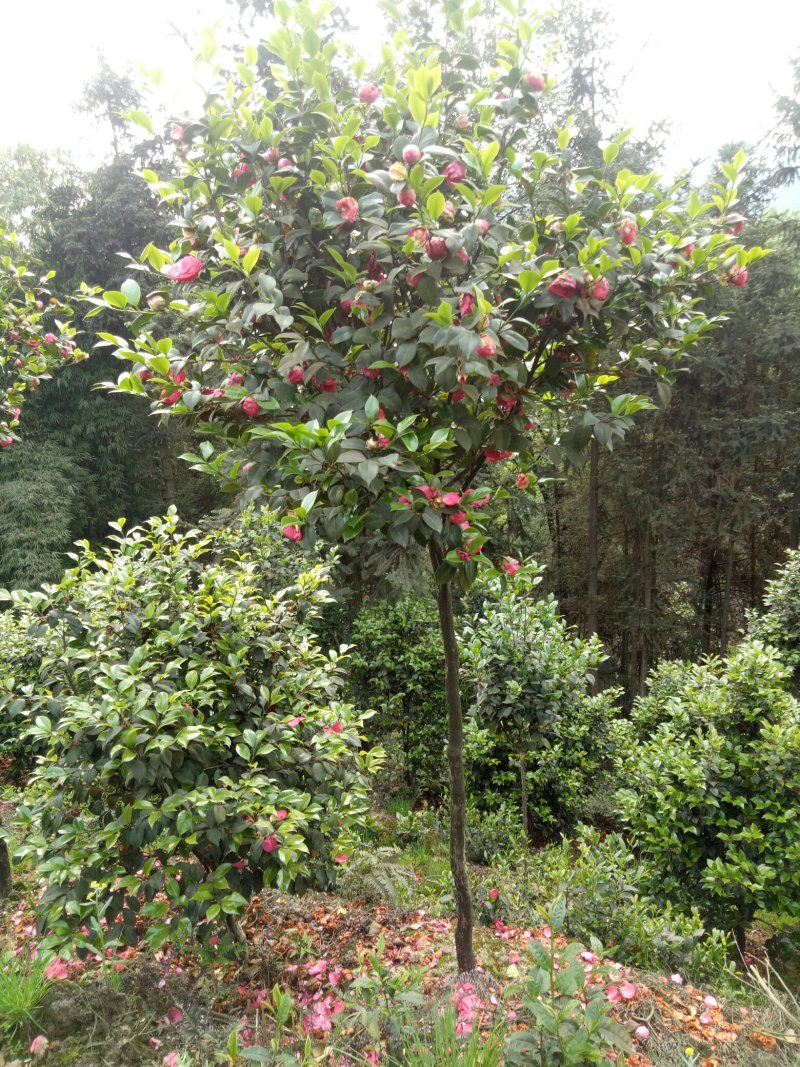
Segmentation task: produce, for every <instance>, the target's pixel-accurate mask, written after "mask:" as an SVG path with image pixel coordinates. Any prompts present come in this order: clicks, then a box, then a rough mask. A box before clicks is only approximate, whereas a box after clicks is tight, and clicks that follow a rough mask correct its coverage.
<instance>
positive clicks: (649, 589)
mask: <svg viewBox="0 0 800 1067" xmlns="http://www.w3.org/2000/svg"><path fill="white" fill-rule="evenodd" d="M651 537H652V535H651V533H650V526H649V523H645V526H644V534H643V536H642V548H641V567H642V607H641V612H642V616H641V623H640V642H639V677H638V679H637V692H638V694H639V696H642V697H643V696H645V695H646V693H647V675H648V674H649V673H650V644H651V634H652V627H653V554H652V549H651Z"/></svg>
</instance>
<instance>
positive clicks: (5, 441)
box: [0, 437, 14, 448]
mask: <svg viewBox="0 0 800 1067" xmlns="http://www.w3.org/2000/svg"><path fill="white" fill-rule="evenodd" d="M13 444H14V438H13V437H0V448H11V446H12V445H13Z"/></svg>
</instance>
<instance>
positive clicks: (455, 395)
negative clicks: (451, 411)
mask: <svg viewBox="0 0 800 1067" xmlns="http://www.w3.org/2000/svg"><path fill="white" fill-rule="evenodd" d="M466 395H467V394H466V393H465V392H464V390H463V389H456V390H454V392H452V393H451V394H450V399H451V400H452V402H453V403H454V404H460V403H461V401H462V400H463V399H464V397H465V396H466Z"/></svg>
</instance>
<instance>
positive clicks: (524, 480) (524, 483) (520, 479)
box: [517, 474, 531, 489]
mask: <svg viewBox="0 0 800 1067" xmlns="http://www.w3.org/2000/svg"><path fill="white" fill-rule="evenodd" d="M530 484H531V483H530V481H529V479H528V475H527V474H518V475H517V489H527V488H528V486H529V485H530Z"/></svg>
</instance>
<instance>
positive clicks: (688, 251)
mask: <svg viewBox="0 0 800 1067" xmlns="http://www.w3.org/2000/svg"><path fill="white" fill-rule="evenodd" d="M681 252H682V254H683V255H684V256H686V258H687V259H691V258H692V256H693V255H694V245H693V244H688V245H684V246H683V248H682V249H681Z"/></svg>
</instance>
